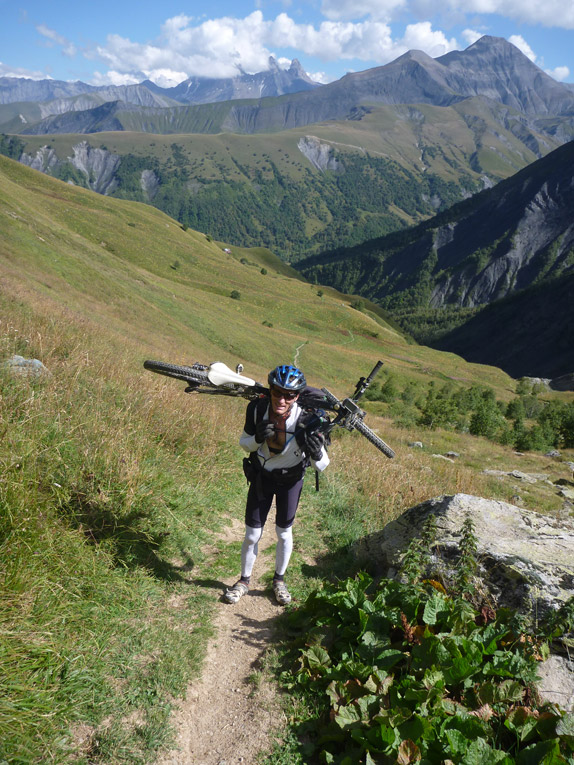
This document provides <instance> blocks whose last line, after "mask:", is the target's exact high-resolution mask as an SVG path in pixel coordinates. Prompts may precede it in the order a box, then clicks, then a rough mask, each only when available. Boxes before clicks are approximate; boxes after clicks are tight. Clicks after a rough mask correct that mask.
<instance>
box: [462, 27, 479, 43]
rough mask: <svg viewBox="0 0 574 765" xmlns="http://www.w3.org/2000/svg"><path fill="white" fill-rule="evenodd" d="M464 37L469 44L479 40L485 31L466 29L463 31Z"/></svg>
mask: <svg viewBox="0 0 574 765" xmlns="http://www.w3.org/2000/svg"><path fill="white" fill-rule="evenodd" d="M461 34H462V39H463V40H464V41H465V42H466V43H467V45H472V44H473V43H475V42H476V41H477V40H480V38H481V37H482V35H483V33H482V32H477V31H476V29H464V30H463V31H462V33H461Z"/></svg>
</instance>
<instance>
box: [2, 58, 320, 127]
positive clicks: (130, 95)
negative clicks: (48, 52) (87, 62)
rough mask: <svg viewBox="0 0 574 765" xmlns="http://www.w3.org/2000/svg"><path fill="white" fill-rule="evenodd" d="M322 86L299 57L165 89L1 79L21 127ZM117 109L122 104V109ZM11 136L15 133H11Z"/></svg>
mask: <svg viewBox="0 0 574 765" xmlns="http://www.w3.org/2000/svg"><path fill="white" fill-rule="evenodd" d="M317 87H319V83H318V82H314V81H313V80H312V79H311V78H310V77H309V76H308V75H307V74H306V72H305V71H304V70H303V68H302V67H301V64H300V63H299V61H298V60H297V59H294V60H293V61H292V62H291V66H290V67H289V68H288V69H281V68H280V67H279V66H278V64H277V62H276V60H275V59H274V58H273V56H271V57H270V58H269V68H268V69H267V70H266V71H264V72H258V73H256V74H247V73H246V72H242V71H240V72H239V74H238V75H237V76H235V77H228V78H210V77H190V78H188V79H187V80H184V81H183V82H181V83H179V85H177V86H175V87H169V88H162V87H160V86H159V85H156V84H155V83H154V82H151V80H144V81H143V82H141V83H139V84H137V85H106V86H96V85H88V84H87V83H85V82H80V81H77V82H64V81H61V80H30V79H25V78H18V77H0V115H3V117H2V116H0V122H1V121H3V118H4V119H5V117H6V115H9V116H10V115H12V116H13V115H14V113H15V107H13V108H12V109H6V108H4V109H2V105H4V106H6V105H9V104H16V105H17V106H18V115H17V117H18V119H19V120H20V123H21V124H20V126H18V123H17V121H16V123H15V126H16V127H23V128H25V126H26V125H27V124H28V123H29V122H39V121H42V120H43V119H45V118H47V117H51V116H54V115H62V114H65V113H67V112H86V111H90V110H93V109H98V107H100V106H102V105H103V104H107V103H115V104H116V105H117V104H122V105H124V108H126V107H127V108H129V107H136V108H164V109H165V108H169V107H177V106H178V105H180V104H207V103H215V102H218V101H232V100H236V99H249V98H268V97H276V96H281V95H284V94H286V93H296V92H299V91H304V90H310V89H313V88H317ZM116 108H117V106H116ZM7 132H11V131H10V130H7Z"/></svg>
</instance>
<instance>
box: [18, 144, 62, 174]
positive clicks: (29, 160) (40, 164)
mask: <svg viewBox="0 0 574 765" xmlns="http://www.w3.org/2000/svg"><path fill="white" fill-rule="evenodd" d="M19 161H20V162H21V163H22V164H23V165H27V166H28V167H31V168H32V169H33V170H39V171H40V172H41V173H48V172H50V171H51V170H53V169H54V168H55V167H57V166H58V165H59V164H60V160H59V159H58V155H57V154H56V152H55V151H54V149H52V148H51V147H49V146H42V147H41V148H40V149H38V151H37V152H36V153H35V154H26V152H24V153H23V154H21V155H20V160H19Z"/></svg>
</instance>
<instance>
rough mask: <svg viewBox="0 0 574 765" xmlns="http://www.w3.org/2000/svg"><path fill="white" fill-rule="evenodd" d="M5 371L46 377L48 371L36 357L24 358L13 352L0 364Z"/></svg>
mask: <svg viewBox="0 0 574 765" xmlns="http://www.w3.org/2000/svg"><path fill="white" fill-rule="evenodd" d="M0 366H1V367H2V368H3V369H5V370H6V371H8V372H10V373H12V374H14V375H18V376H20V377H47V376H50V374H51V373H50V371H49V370H48V369H47V368H46V367H45V366H44V365H43V364H42V362H41V361H39V360H38V359H25V358H24V357H23V356H18V355H17V354H14V356H11V357H10V358H9V359H8V360H7V361H4V362H2V364H1V365H0Z"/></svg>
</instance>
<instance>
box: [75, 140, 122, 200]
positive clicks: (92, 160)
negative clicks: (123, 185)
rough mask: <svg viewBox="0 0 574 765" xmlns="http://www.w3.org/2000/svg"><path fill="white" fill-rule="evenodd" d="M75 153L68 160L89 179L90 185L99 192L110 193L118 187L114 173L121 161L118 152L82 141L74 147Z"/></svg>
mask: <svg viewBox="0 0 574 765" xmlns="http://www.w3.org/2000/svg"><path fill="white" fill-rule="evenodd" d="M73 151H74V155H73V156H72V157H68V161H69V162H70V163H71V164H72V165H73V166H74V167H75V168H76V169H77V170H79V171H80V172H82V173H84V175H85V176H86V178H87V180H88V186H89V188H91V189H92V191H97V192H98V194H109V193H110V192H111V191H113V190H114V189H115V188H116V187H117V181H116V179H115V177H114V174H115V172H116V170H117V168H118V167H119V164H120V162H121V159H120V157H119V156H118V155H117V154H112V153H111V152H109V151H107V149H100V148H94V147H93V146H90V144H89V143H88V142H87V141H82V142H81V143H79V144H77V145H76V146H74V148H73Z"/></svg>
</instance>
